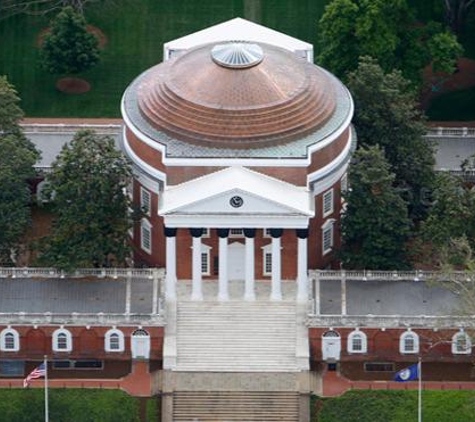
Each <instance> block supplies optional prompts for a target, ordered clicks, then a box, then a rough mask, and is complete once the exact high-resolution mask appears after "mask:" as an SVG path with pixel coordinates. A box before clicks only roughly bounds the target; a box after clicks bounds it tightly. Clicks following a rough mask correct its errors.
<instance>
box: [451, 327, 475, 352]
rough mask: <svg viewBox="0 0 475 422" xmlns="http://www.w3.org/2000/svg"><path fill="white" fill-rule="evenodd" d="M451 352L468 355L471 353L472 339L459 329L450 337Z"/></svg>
mask: <svg viewBox="0 0 475 422" xmlns="http://www.w3.org/2000/svg"><path fill="white" fill-rule="evenodd" d="M452 353H453V354H454V355H469V354H470V353H472V341H471V340H470V337H469V336H468V334H467V333H466V332H464V331H460V332H458V333H456V334H455V335H454V336H453V337H452Z"/></svg>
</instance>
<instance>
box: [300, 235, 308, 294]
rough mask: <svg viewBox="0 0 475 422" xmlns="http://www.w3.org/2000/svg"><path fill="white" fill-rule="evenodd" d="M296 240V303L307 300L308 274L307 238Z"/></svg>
mask: <svg viewBox="0 0 475 422" xmlns="http://www.w3.org/2000/svg"><path fill="white" fill-rule="evenodd" d="M297 240H298V251H297V254H298V255H297V301H299V302H306V301H307V300H308V274H307V238H304V239H301V238H300V237H299V238H297Z"/></svg>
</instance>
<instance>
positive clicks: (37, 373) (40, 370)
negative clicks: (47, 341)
mask: <svg viewBox="0 0 475 422" xmlns="http://www.w3.org/2000/svg"><path fill="white" fill-rule="evenodd" d="M45 375H46V367H45V364H44V362H43V363H42V364H41V365H40V366H38V367H37V368H35V369H33V371H31V372H30V374H29V375H28V376H27V377H26V378H25V379H24V380H23V387H28V386H29V385H30V381H31V380H36V379H38V378H41V377H44V376H45Z"/></svg>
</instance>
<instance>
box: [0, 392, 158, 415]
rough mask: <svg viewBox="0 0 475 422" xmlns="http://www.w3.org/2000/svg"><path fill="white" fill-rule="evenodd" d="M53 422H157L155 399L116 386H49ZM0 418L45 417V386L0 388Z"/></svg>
mask: <svg viewBox="0 0 475 422" xmlns="http://www.w3.org/2000/svg"><path fill="white" fill-rule="evenodd" d="M49 408H50V420H51V421H52V422H156V421H157V420H159V419H158V412H159V406H158V399H157V398H156V397H152V398H137V397H131V396H129V395H127V394H126V393H124V392H123V391H119V390H97V389H54V388H52V389H49ZM0 420H1V421H8V422H38V421H42V420H44V390H43V389H39V388H27V389H11V390H10V389H0Z"/></svg>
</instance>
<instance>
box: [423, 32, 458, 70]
mask: <svg viewBox="0 0 475 422" xmlns="http://www.w3.org/2000/svg"><path fill="white" fill-rule="evenodd" d="M428 47H429V51H430V55H431V57H432V68H433V70H434V72H443V73H448V74H452V73H454V71H455V68H456V66H455V64H456V63H457V59H458V58H459V57H460V56H461V55H462V54H463V48H462V46H461V45H460V44H459V43H458V41H457V37H456V36H455V35H454V34H452V33H450V32H448V31H446V32H440V33H438V34H435V35H434V36H433V37H432V38H431V39H430V40H429V42H428Z"/></svg>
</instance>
